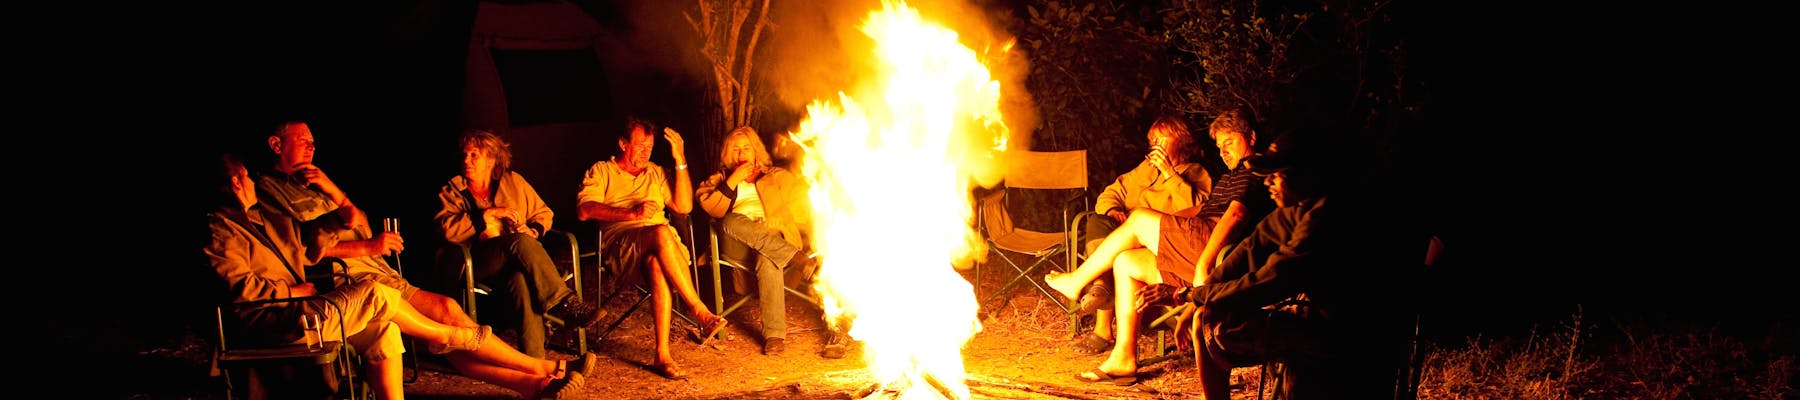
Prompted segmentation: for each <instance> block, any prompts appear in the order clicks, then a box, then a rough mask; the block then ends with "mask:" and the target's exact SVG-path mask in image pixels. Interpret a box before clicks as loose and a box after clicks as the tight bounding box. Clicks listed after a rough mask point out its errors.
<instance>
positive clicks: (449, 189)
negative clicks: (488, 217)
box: [431, 178, 475, 245]
mask: <svg viewBox="0 0 1800 400" xmlns="http://www.w3.org/2000/svg"><path fill="white" fill-rule="evenodd" d="M462 191H463V187H462V185H459V184H458V182H457V180H456V178H451V179H450V183H449V184H445V185H444V188H443V189H442V190H439V191H438V202H439V203H440V204H442V207H439V208H438V212H437V215H436V216H433V217H432V218H431V219H432V220H433V221H436V222H437V225H438V231H439V232H441V233H443V234H444V240H446V241H449V242H450V243H455V244H459V245H467V244H469V241H470V240H472V239H474V238H475V222H474V221H471V220H469V209H468V208H469V207H472V206H473V205H472V204H467V202H465V201H463V195H462Z"/></svg>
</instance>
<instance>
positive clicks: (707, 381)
mask: <svg viewBox="0 0 1800 400" xmlns="http://www.w3.org/2000/svg"><path fill="white" fill-rule="evenodd" d="M995 275H998V274H988V276H986V277H984V280H987V281H988V282H982V283H983V284H982V285H981V286H982V290H981V291H980V294H982V295H986V294H987V293H989V292H990V291H991V290H993V289H994V288H997V287H999V286H1000V284H1002V283H1004V282H1003V281H1001V279H1002V278H1001V277H998V276H995ZM987 278H991V279H987ZM1034 278H1041V273H1040V274H1039V276H1038V277H1034ZM726 286H727V287H726V290H725V291H726V294H725V298H726V301H727V303H728V304H729V302H731V301H733V300H734V299H736V297H737V295H735V294H733V293H732V290H731V288H730V287H729V283H727V285H726ZM589 290H590V291H594V290H593V289H592V287H591V286H590V289H589ZM702 290H703V291H706V293H709V294H710V288H702ZM1013 291H1014V292H1015V293H1017V295H1016V296H1015V297H1014V298H1013V300H1012V301H1011V302H1010V303H1009V304H1007V305H1005V306H1004V307H1000V308H997V309H995V310H994V312H993V315H992V316H990V317H989V318H987V319H986V320H983V321H982V330H981V332H980V333H978V334H977V335H975V337H974V338H973V339H971V341H970V342H969V343H968V345H967V346H966V347H965V348H964V349H963V355H964V365H965V366H966V369H967V373H968V375H969V379H968V382H969V383H970V385H969V386H970V387H971V392H972V397H974V398H977V399H989V398H1007V399H1065V398H1075V399H1121V398H1122V399H1131V398H1189V397H1193V398H1197V397H1200V394H1199V392H1200V391H1199V381H1198V378H1197V376H1195V375H1194V372H1193V370H1194V364H1193V360H1192V358H1172V359H1169V360H1166V361H1160V362H1150V363H1147V364H1144V365H1143V366H1142V367H1140V368H1139V374H1140V377H1141V379H1140V381H1139V382H1138V383H1137V384H1136V385H1132V386H1127V387H1119V386H1109V385H1101V384H1092V383H1084V382H1081V381H1078V380H1076V379H1075V378H1074V375H1075V374H1076V373H1078V372H1081V371H1086V370H1089V369H1091V368H1094V367H1095V366H1097V365H1099V363H1100V361H1101V360H1102V359H1103V358H1104V355H1079V354H1076V353H1074V352H1072V351H1071V350H1070V344H1071V343H1073V339H1072V338H1071V336H1070V334H1069V330H1068V324H1069V321H1068V319H1067V317H1066V316H1065V315H1064V314H1062V312H1061V310H1060V309H1058V308H1057V307H1056V306H1055V305H1054V304H1053V303H1050V302H1049V300H1047V299H1046V297H1045V296H1044V295H1043V294H1041V293H1038V292H1037V291H1036V290H1035V289H1033V288H1031V287H1030V286H1020V287H1016V288H1014V289H1013ZM706 297H709V298H710V296H706ZM755 303H756V302H754V301H752V302H750V303H749V305H746V306H745V307H744V308H743V309H740V310H737V311H735V312H733V313H732V314H731V315H730V316H729V318H730V319H731V325H730V326H729V327H728V328H727V329H726V331H725V335H724V337H722V338H721V339H714V340H712V341H711V342H710V343H709V344H708V345H707V346H706V347H700V346H698V344H697V343H696V340H695V339H694V338H693V336H691V335H687V334H683V333H681V332H677V335H678V336H676V337H673V338H671V342H672V344H673V346H674V348H673V352H674V356H675V358H676V360H678V361H679V362H680V363H681V366H682V368H684V369H685V370H686V371H687V373H688V375H689V379H686V380H668V379H664V378H662V377H660V376H658V375H656V374H654V373H652V372H650V371H649V370H648V369H646V368H645V365H646V363H648V362H649V361H651V360H652V359H653V358H652V356H651V354H652V349H653V340H654V336H653V333H652V330H651V328H650V326H651V323H652V318H651V316H650V312H649V310H648V307H647V306H646V307H645V308H643V309H640V310H638V311H637V312H635V313H632V315H630V316H629V317H628V318H627V319H626V320H625V321H624V323H623V324H622V325H621V326H620V327H619V328H618V329H616V330H615V331H613V332H612V333H611V335H608V336H607V337H605V338H604V340H602V341H600V342H599V343H598V344H596V345H593V346H590V351H593V352H594V353H596V354H597V355H598V356H599V359H600V361H601V362H600V365H599V366H598V368H597V369H596V372H594V374H593V375H591V376H590V377H589V379H588V380H587V387H585V388H584V389H583V390H581V391H580V392H579V393H577V396H575V397H574V398H585V399H741V398H781V399H845V398H894V397H897V396H895V395H894V394H893V393H890V392H882V391H876V392H871V389H874V384H875V383H876V382H874V381H873V379H872V378H870V376H869V373H868V372H866V371H865V369H864V366H865V365H864V364H865V363H864V361H863V355H862V354H861V352H860V349H861V348H860V346H856V347H853V351H852V352H851V354H850V355H849V356H847V357H845V358H842V359H826V358H823V357H821V356H820V350H821V349H822V348H823V346H822V341H823V338H824V337H825V324H824V322H823V321H822V320H821V311H820V310H818V309H817V308H815V307H813V306H812V305H811V304H810V303H807V302H805V301H803V300H800V299H799V298H797V297H793V296H789V298H788V302H787V307H788V330H789V334H788V337H787V341H788V349H787V351H786V352H785V353H784V354H781V355H775V356H765V355H763V354H762V353H761V344H762V339H761V337H760V336H761V334H760V333H759V326H760V325H759V324H758V321H757V320H758V319H759V315H760V311H759V310H758V309H757V308H756V307H757V306H756V305H755ZM628 305H629V304H628V303H627V302H626V300H625V299H616V300H615V301H613V302H611V303H610V304H607V305H606V308H607V309H608V311H609V312H610V313H611V315H609V316H608V317H607V319H606V320H603V321H602V323H601V324H600V326H599V328H604V327H605V325H606V324H607V323H609V322H610V321H611V320H612V319H613V318H616V316H617V315H619V313H621V312H623V311H624V310H625V308H626V307H627V306H628ZM682 309H683V308H682V307H677V309H676V310H677V311H678V312H679V311H681V310H682ZM1088 321H1091V317H1090V318H1089V319H1088ZM677 327H683V328H685V327H686V326H685V325H684V323H682V322H680V321H679V320H678V321H677ZM205 332H210V331H205ZM590 332H592V333H590V334H589V335H590V338H592V337H593V336H596V335H597V330H593V331H590ZM186 336H187V337H186V338H185V339H180V340H175V341H173V342H166V343H162V342H158V341H156V340H144V339H142V338H117V337H115V338H112V339H105V338H101V339H100V340H95V338H92V337H66V338H65V340H68V341H71V342H81V343H82V345H83V346H86V347H87V348H89V349H93V351H95V352H101V351H106V352H107V353H108V354H111V353H112V351H114V350H117V351H122V352H131V353H133V355H132V356H130V357H131V359H129V360H126V361H125V362H126V364H124V366H125V368H126V370H127V371H132V373H131V374H129V375H127V378H128V379H129V380H128V381H127V383H125V385H127V387H126V388H123V389H122V391H123V393H122V394H121V398H133V399H163V398H170V399H208V398H219V397H220V396H219V395H218V394H219V392H220V390H221V389H220V388H221V386H220V384H219V382H218V380H217V379H216V378H210V377H207V376H206V373H205V371H206V366H207V365H206V361H207V360H208V357H209V356H210V352H209V350H208V349H207V348H206V344H205V343H203V342H202V341H199V340H196V339H195V338H194V336H195V333H193V332H192V331H191V330H190V332H189V333H187V334H186ZM569 336H570V335H564V334H561V333H558V334H557V335H555V336H553V337H552V339H551V340H552V353H553V354H552V355H551V357H552V358H560V359H569V358H573V356H572V355H571V354H570V353H568V352H567V350H564V349H562V348H561V347H563V346H560V345H567V344H569V343H573V341H572V340H568V339H569ZM1139 343H1140V346H1141V347H1140V349H1141V350H1140V353H1139V355H1140V357H1141V358H1150V357H1152V356H1154V355H1155V352H1154V351H1153V349H1154V346H1155V343H1156V338H1155V336H1154V335H1146V336H1145V337H1143V339H1141V340H1140V341H1139ZM559 344H560V345H559ZM419 354H421V355H422V357H421V362H420V366H421V368H418V369H417V370H418V375H417V379H416V381H413V382H411V383H408V384H407V386H406V392H407V396H408V397H409V398H415V399H509V398H518V395H517V394H516V393H513V392H511V391H510V390H507V389H505V388H502V387H500V386H495V385H491V384H487V383H484V382H480V381H476V380H474V379H470V378H467V377H464V376H462V375H460V374H458V373H456V372H454V371H453V370H451V369H449V368H447V364H445V363H443V362H442V360H441V359H437V358H434V357H433V356H430V355H427V354H425V353H423V352H420V353H419ZM1257 370H1258V368H1240V369H1238V370H1236V371H1234V373H1233V381H1234V382H1245V383H1246V385H1234V386H1235V388H1234V393H1233V396H1232V397H1233V398H1234V399H1248V398H1252V397H1253V396H1254V395H1255V387H1256V385H1257V382H1256V377H1257V373H1258V371H1257ZM131 386H136V387H131ZM859 395H860V396H859Z"/></svg>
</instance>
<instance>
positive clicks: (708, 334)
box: [697, 315, 731, 347]
mask: <svg viewBox="0 0 1800 400" xmlns="http://www.w3.org/2000/svg"><path fill="white" fill-rule="evenodd" d="M727 325H731V321H729V320H726V319H725V317H723V316H717V315H715V316H713V320H712V322H705V323H701V324H700V331H699V332H697V334H698V335H700V338H699V341H700V347H706V342H707V341H710V340H712V338H713V337H715V336H718V335H719V331H722V330H725V327H726V326H727Z"/></svg>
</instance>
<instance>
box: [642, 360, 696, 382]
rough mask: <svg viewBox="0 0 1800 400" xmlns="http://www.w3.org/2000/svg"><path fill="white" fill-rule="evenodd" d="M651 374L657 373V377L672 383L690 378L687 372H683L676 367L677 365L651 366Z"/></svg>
mask: <svg viewBox="0 0 1800 400" xmlns="http://www.w3.org/2000/svg"><path fill="white" fill-rule="evenodd" d="M650 372H655V373H656V375H658V376H662V377H663V378H664V379H668V380H672V381H685V380H687V378H688V376H687V372H685V371H682V370H681V368H680V367H676V366H675V364H658V365H651V366H650Z"/></svg>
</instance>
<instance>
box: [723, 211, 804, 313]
mask: <svg viewBox="0 0 1800 400" xmlns="http://www.w3.org/2000/svg"><path fill="white" fill-rule="evenodd" d="M719 230H720V231H723V232H724V233H725V236H726V237H729V238H731V239H732V240H736V241H738V242H739V243H743V244H744V245H745V246H748V247H750V249H751V250H754V251H756V297H757V299H758V302H759V304H761V306H762V326H763V329H762V333H763V338H764V339H768V338H786V337H787V291H786V288H785V285H786V284H787V282H786V281H785V279H784V278H783V276H784V274H785V273H786V270H787V267H788V266H789V265H792V264H793V260H794V257H796V256H798V255H799V253H800V248H799V247H796V246H794V244H793V243H788V242H787V240H786V239H783V238H782V237H781V232H778V231H776V230H774V229H770V228H769V227H768V226H767V225H763V223H762V220H756V219H750V217H746V216H744V215H743V214H738V213H727V214H725V218H723V219H721V220H720V221H719ZM721 257H723V256H721Z"/></svg>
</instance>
